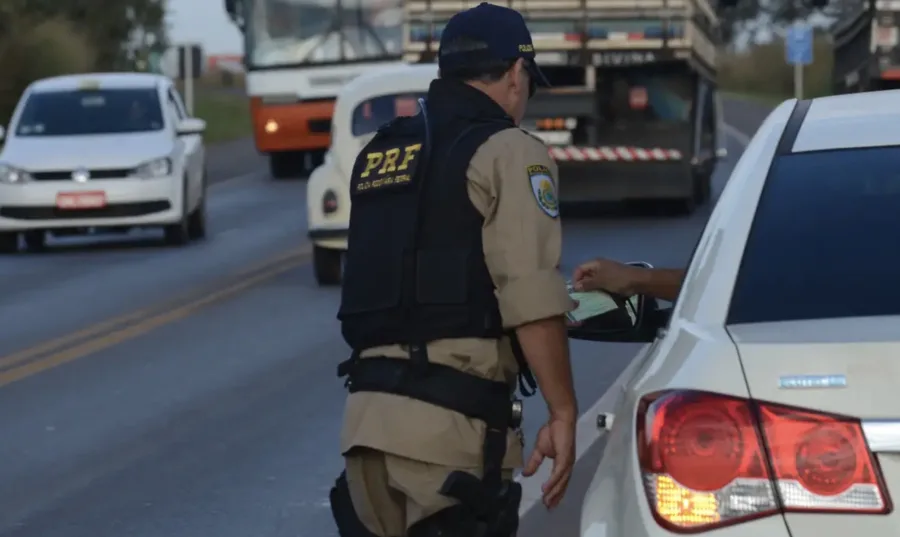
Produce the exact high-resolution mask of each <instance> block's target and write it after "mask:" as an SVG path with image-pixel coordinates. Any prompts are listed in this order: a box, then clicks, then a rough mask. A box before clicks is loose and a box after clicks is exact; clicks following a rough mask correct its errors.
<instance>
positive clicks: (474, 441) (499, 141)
mask: <svg viewBox="0 0 900 537" xmlns="http://www.w3.org/2000/svg"><path fill="white" fill-rule="evenodd" d="M556 176H557V169H556V164H555V163H554V162H553V160H552V159H550V157H549V155H548V154H547V148H546V146H545V145H544V144H543V143H542V142H541V141H540V140H537V139H536V138H533V137H532V136H531V135H529V134H527V133H526V132H524V131H522V130H519V129H508V130H504V131H501V132H498V133H497V134H495V135H493V136H492V137H491V138H490V139H488V140H487V141H486V142H485V143H484V144H483V145H482V146H481V147H480V148H479V149H478V151H477V152H476V153H475V155H474V157H473V158H472V161H471V162H470V163H469V170H468V179H469V183H468V190H469V197H470V198H471V200H472V203H473V204H474V205H475V207H476V208H477V209H478V211H480V212H481V213H482V214H483V215H484V227H483V230H482V241H483V244H484V258H485V261H486V263H487V267H488V270H489V271H490V273H491V277H492V278H493V280H494V285H495V286H496V289H497V291H496V293H497V299H498V301H499V304H500V313H501V316H502V318H503V325H504V327H505V328H514V327H516V326H520V325H522V324H526V323H529V322H532V321H537V320H540V319H545V318H547V317H553V316H556V315H562V314H564V313H565V312H567V311H570V310H571V309H572V307H573V305H574V304H573V303H572V301H571V299H570V298H569V296H568V294H567V292H566V287H565V281H564V279H563V277H562V276H561V275H560V273H559V270H558V266H559V262H560V256H561V253H562V228H561V226H560V221H559V211H558V205H557V203H558V202H557V199H556V194H555V192H556V187H555V183H556V179H555V178H556ZM378 355H380V356H389V357H395V358H404V357H405V358H408V356H409V355H408V353H407V352H405V351H404V349H403V348H401V347H400V346H399V345H392V346H387V347H376V348H372V349H368V350H366V351H364V352H363V353H362V357H363V358H365V357H366V356H378ZM428 358H429V360H430V361H431V362H433V363H438V364H443V365H448V366H452V367H455V368H457V369H460V370H462V371H465V372H466V373H471V374H474V375H479V376H482V377H485V378H488V379H491V380H495V381H507V382H509V383H510V385H511V386H513V385H514V384H513V383H515V381H516V373H517V371H518V367H517V364H516V360H515V357H514V356H513V354H512V350H511V347H510V344H509V340H508V339H507V338H504V339H502V340H500V341H496V340H487V339H445V340H438V341H434V342H431V343H430V344H429V345H428ZM484 429H485V425H484V423H483V422H481V421H479V420H474V419H471V418H467V417H466V416H463V415H462V414H458V413H455V412H453V411H450V410H447V409H444V408H441V407H437V406H434V405H431V404H429V403H425V402H422V401H417V400H413V399H409V398H406V397H400V396H396V395H391V394H384V393H373V392H357V393H354V394H351V395H350V396H349V397H348V399H347V408H346V411H345V415H344V427H343V431H342V433H341V451H342V452H344V453H346V452H347V451H348V450H349V449H350V448H352V447H355V446H365V447H370V448H373V449H377V450H380V451H384V452H387V453H391V454H394V455H399V456H402V457H407V458H411V459H415V460H419V461H423V462H428V463H432V464H441V465H445V466H452V467H458V468H480V467H481V464H482V460H481V446H482V441H483V437H484ZM520 466H522V446H521V444H520V442H519V440H518V438H517V436H516V435H515V433H513V432H510V435H509V438H508V449H507V453H506V458H505V460H504V467H505V468H516V467H520Z"/></svg>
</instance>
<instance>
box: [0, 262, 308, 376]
mask: <svg viewBox="0 0 900 537" xmlns="http://www.w3.org/2000/svg"><path fill="white" fill-rule="evenodd" d="M306 262H307V259H305V258H300V259H295V260H291V261H288V262H286V263H284V264H282V265H279V266H276V267H273V268H270V269H269V270H266V271H264V272H262V273H259V274H256V275H254V276H251V277H249V278H247V279H245V280H243V281H241V282H238V283H235V284H233V285H231V286H228V287H225V288H223V289H220V290H218V291H216V292H213V293H210V294H208V295H206V296H204V297H202V298H200V299H197V300H194V301H193V302H189V303H187V304H184V305H183V306H180V307H178V308H175V309H173V310H170V311H168V312H163V313H159V314H157V315H154V316H152V317H149V318H146V319H144V320H142V321H140V322H138V323H135V324H133V325H131V326H127V327H125V328H121V329H119V330H114V331H112V332H109V333H108V334H105V335H102V336H99V337H95V338H92V339H89V340H87V341H84V342H82V343H80V344H77V345H75V346H73V347H70V348H68V349H65V350H62V351H59V352H56V353H53V354H50V355H48V356H45V357H43V358H41V359H39V360H35V361H33V362H29V363H26V364H24V365H21V366H19V367H16V368H13V369H9V370H7V371H4V372H2V373H0V386H5V385H7V384H11V383H13V382H16V381H17V380H21V379H24V378H26V377H30V376H31V375H34V374H37V373H40V372H42V371H46V370H48V369H52V368H54V367H57V366H60V365H62V364H65V363H68V362H71V361H73V360H77V359H79V358H83V357H85V356H88V355H90V354H94V353H96V352H98V351H101V350H104V349H107V348H109V347H112V346H114V345H118V344H119V343H123V342H125V341H128V340H131V339H134V338H136V337H138V336H141V335H144V334H146V333H149V332H151V331H153V330H155V329H156V328H159V327H161V326H164V325H167V324H170V323H172V322H174V321H177V320H179V319H183V318H185V317H187V316H189V315H191V314H192V313H194V312H196V311H197V310H199V309H201V308H203V307H205V306H208V305H210V304H213V303H215V302H221V301H223V300H225V299H227V298H230V297H232V296H234V295H237V294H238V293H240V292H241V291H244V290H246V289H249V288H251V287H253V286H255V285H258V284H260V283H263V282H265V281H267V280H271V279H272V278H274V277H276V276H278V275H280V274H283V273H285V272H287V271H289V270H291V269H294V268H297V267H300V266H302V265H304V264H305V263H306Z"/></svg>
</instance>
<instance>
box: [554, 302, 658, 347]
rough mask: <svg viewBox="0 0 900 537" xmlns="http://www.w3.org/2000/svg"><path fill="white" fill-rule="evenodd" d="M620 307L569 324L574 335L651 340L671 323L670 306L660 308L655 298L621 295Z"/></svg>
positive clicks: (608, 339) (610, 340) (622, 340)
mask: <svg viewBox="0 0 900 537" xmlns="http://www.w3.org/2000/svg"><path fill="white" fill-rule="evenodd" d="M616 303H617V305H618V307H617V308H616V309H615V310H612V311H607V312H605V313H602V314H600V315H597V316H595V317H589V318H587V319H584V320H583V321H581V324H579V325H578V326H570V327H569V337H570V338H571V339H582V340H586V341H602V342H606V343H649V342H651V341H653V340H654V339H655V338H656V335H657V333H658V332H659V329H660V328H663V327H665V326H666V324H668V321H669V314H668V312H669V311H670V310H663V309H660V308H659V304H658V302H657V301H656V299H655V298H652V297H648V296H644V295H635V296H632V297H630V298H628V299H617V300H616Z"/></svg>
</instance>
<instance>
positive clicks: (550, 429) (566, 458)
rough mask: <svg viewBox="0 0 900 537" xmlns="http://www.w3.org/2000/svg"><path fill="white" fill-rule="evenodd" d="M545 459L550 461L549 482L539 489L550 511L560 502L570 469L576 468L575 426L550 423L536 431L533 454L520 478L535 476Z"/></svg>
mask: <svg viewBox="0 0 900 537" xmlns="http://www.w3.org/2000/svg"><path fill="white" fill-rule="evenodd" d="M545 458H550V459H553V469H552V470H551V472H550V478H549V479H547V481H546V482H545V483H544V484H543V485H542V486H541V490H542V491H543V493H544V505H545V506H546V507H547V509H553V508H554V507H556V506H557V505H559V502H560V501H561V500H562V499H563V495H564V494H565V493H566V488H567V487H568V486H569V479H570V478H571V477H572V468H573V467H574V466H575V422H574V421H571V422H567V421H563V420H556V419H551V420H550V421H549V422H548V423H547V424H546V425H544V426H543V427H541V430H540V431H538V435H537V440H535V442H534V450H533V451H532V452H531V457H530V458H529V459H528V463H527V464H526V465H525V468H524V469H523V470H522V475H524V476H525V477H529V476H532V475H534V473H535V472H537V470H538V468H539V467H540V466H541V463H542V462H544V459H545Z"/></svg>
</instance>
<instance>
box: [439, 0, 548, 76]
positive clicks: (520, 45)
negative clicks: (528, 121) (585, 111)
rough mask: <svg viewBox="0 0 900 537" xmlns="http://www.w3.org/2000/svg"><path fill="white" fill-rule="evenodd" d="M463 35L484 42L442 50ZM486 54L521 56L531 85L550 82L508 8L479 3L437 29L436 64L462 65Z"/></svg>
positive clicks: (526, 33) (521, 22)
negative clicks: (463, 48)
mask: <svg viewBox="0 0 900 537" xmlns="http://www.w3.org/2000/svg"><path fill="white" fill-rule="evenodd" d="M463 37H467V38H470V39H472V40H473V41H477V42H480V43H484V45H485V46H484V47H480V48H478V49H477V50H462V51H456V50H453V51H446V50H445V48H444V47H445V46H446V45H447V44H448V43H450V42H452V41H454V40H457V39H459V38H463ZM485 56H489V57H490V58H492V59H495V60H513V59H517V58H522V59H524V60H525V67H526V69H527V70H528V74H529V75H531V80H532V81H533V83H534V84H537V85H538V86H543V87H549V86H550V82H548V81H547V77H545V76H544V73H542V72H541V70H540V69H539V68H538V66H537V63H535V61H534V43H533V42H532V41H531V32H530V31H528V26H527V25H526V24H525V18H524V17H522V14H521V13H519V12H518V11H516V10H514V9H510V8H508V7H503V6H498V5H495V4H489V3H487V2H482V3H480V4H478V5H477V6H475V7H473V8H470V9H466V10H464V11H460V12H459V13H457V14H456V15H453V17H451V18H450V20H449V21H448V22H447V26H445V27H444V31H443V32H441V45H440V50H439V52H438V67H439V68H441V69H449V68H453V67H457V66H462V65H466V64H468V63H470V62H472V60H473V59H476V58H477V59H483V58H484V57H485Z"/></svg>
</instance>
